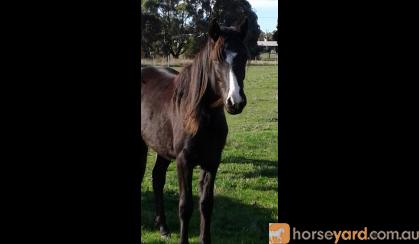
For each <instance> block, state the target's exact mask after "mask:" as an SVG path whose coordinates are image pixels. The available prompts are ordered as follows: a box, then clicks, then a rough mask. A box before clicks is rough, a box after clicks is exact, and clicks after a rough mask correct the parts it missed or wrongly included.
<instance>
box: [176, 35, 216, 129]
mask: <svg viewBox="0 0 419 244" xmlns="http://www.w3.org/2000/svg"><path fill="white" fill-rule="evenodd" d="M223 45H224V39H223V37H221V36H220V37H219V38H218V40H217V41H216V42H214V41H213V40H212V39H211V38H209V39H208V41H207V43H206V45H205V46H204V47H203V48H202V49H201V50H200V51H199V53H198V54H197V55H196V56H195V58H194V59H193V62H192V63H191V64H189V65H187V66H185V68H184V69H183V70H182V71H181V72H180V73H179V74H178V76H177V78H176V79H177V82H176V87H175V92H174V95H173V101H174V105H175V107H176V109H177V110H178V111H179V112H180V114H182V115H183V126H184V128H185V130H186V131H187V132H189V133H191V134H192V135H195V134H196V132H197V131H198V127H199V115H200V113H201V109H202V107H203V106H202V101H203V97H204V95H205V91H206V90H207V86H208V84H211V82H214V79H215V70H214V68H213V65H212V60H218V61H221V60H222V52H221V50H222V49H221V48H222V46H223Z"/></svg>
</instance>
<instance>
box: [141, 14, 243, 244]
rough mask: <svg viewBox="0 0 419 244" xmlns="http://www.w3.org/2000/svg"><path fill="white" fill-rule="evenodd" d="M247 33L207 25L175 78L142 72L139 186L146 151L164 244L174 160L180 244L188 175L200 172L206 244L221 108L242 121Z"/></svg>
mask: <svg viewBox="0 0 419 244" xmlns="http://www.w3.org/2000/svg"><path fill="white" fill-rule="evenodd" d="M247 29H248V21H247V19H245V20H244V21H242V22H241V24H239V25H237V26H229V27H226V26H220V25H219V24H218V23H217V21H216V20H212V21H211V22H210V25H209V31H208V36H209V37H208V40H207V42H206V44H205V45H204V47H203V48H202V49H201V50H200V52H199V53H198V54H197V55H196V56H195V57H194V59H193V62H192V63H191V64H190V65H187V66H185V67H184V69H183V70H182V71H181V72H180V73H179V72H177V71H176V70H173V69H170V68H156V67H145V68H142V69H141V138H140V142H141V145H140V147H141V150H140V151H141V172H140V174H141V179H140V181H141V182H142V180H143V178H144V171H145V167H146V159H147V150H148V148H151V149H153V150H154V151H155V152H157V158H156V162H155V165H154V168H153V172H152V181H153V191H154V197H155V208H156V217H155V225H156V227H157V228H159V231H160V234H161V235H162V237H166V238H169V237H170V231H169V228H168V226H167V224H166V217H165V211H164V203H163V188H164V184H165V180H166V171H167V168H168V166H169V164H170V162H171V161H172V160H176V169H177V175H178V183H179V209H178V211H179V212H178V213H179V221H180V242H179V243H181V244H186V243H189V241H188V226H189V222H190V218H191V215H192V211H193V201H192V172H193V168H194V167H195V166H198V165H199V167H200V179H199V190H200V200H199V209H200V242H201V243H205V244H208V243H211V234H210V225H211V215H212V210H213V205H214V181H215V177H216V174H217V170H218V167H219V164H220V161H221V154H222V151H223V149H224V146H225V143H226V138H227V133H228V127H227V121H226V117H225V113H224V108H225V110H226V111H227V112H228V113H230V114H233V115H235V114H240V113H241V112H242V111H243V109H244V107H245V106H246V101H247V100H246V96H245V94H244V86H243V80H244V78H245V69H246V63H247V59H248V54H247V48H246V46H245V45H244V43H243V40H244V38H245V37H246V34H247Z"/></svg>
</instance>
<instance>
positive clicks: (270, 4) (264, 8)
mask: <svg viewBox="0 0 419 244" xmlns="http://www.w3.org/2000/svg"><path fill="white" fill-rule="evenodd" d="M248 2H249V3H250V5H252V8H253V10H254V11H255V13H256V15H257V16H258V24H259V26H260V30H262V31H264V32H266V31H268V32H272V31H274V30H276V25H277V19H278V0H248Z"/></svg>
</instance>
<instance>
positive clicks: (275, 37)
mask: <svg viewBox="0 0 419 244" xmlns="http://www.w3.org/2000/svg"><path fill="white" fill-rule="evenodd" d="M278 29H279V20H277V24H276V30H275V31H274V32H273V36H272V38H273V40H274V41H276V42H277V43H278V45H279V31H278Z"/></svg>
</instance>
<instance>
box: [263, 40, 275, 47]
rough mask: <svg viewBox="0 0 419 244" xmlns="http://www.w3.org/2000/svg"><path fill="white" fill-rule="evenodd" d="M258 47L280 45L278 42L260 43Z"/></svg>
mask: <svg viewBox="0 0 419 244" xmlns="http://www.w3.org/2000/svg"><path fill="white" fill-rule="evenodd" d="M258 46H264V47H277V46H278V43H277V42H276V41H258Z"/></svg>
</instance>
